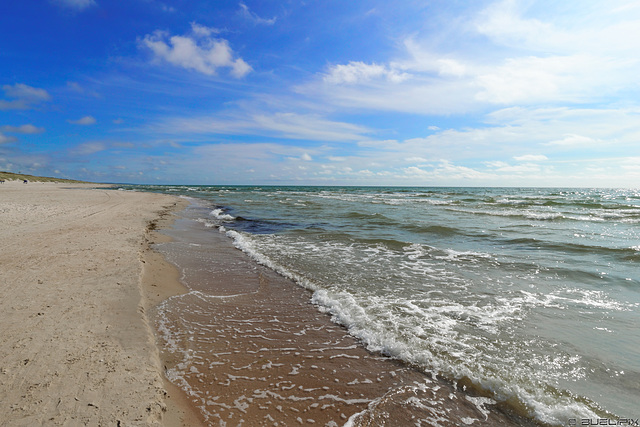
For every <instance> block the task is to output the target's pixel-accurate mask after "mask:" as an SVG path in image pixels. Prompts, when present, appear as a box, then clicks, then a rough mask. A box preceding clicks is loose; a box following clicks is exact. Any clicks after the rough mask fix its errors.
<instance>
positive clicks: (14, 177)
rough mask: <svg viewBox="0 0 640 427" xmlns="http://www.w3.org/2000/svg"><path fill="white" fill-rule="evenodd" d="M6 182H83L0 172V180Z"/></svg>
mask: <svg viewBox="0 0 640 427" xmlns="http://www.w3.org/2000/svg"><path fill="white" fill-rule="evenodd" d="M3 179H4V180H6V181H16V180H18V181H24V180H25V179H26V180H27V181H29V182H75V183H81V182H85V181H76V180H74V179H62V178H51V177H47V176H34V175H24V174H20V173H13V172H2V171H0V180H3Z"/></svg>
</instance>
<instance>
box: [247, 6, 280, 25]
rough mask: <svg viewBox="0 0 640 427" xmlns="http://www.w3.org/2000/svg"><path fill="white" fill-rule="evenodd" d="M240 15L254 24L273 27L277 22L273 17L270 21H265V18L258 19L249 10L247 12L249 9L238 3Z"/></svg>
mask: <svg viewBox="0 0 640 427" xmlns="http://www.w3.org/2000/svg"><path fill="white" fill-rule="evenodd" d="M240 13H241V14H242V16H244V17H245V18H247V19H249V20H250V21H252V22H254V23H256V24H264V25H273V24H275V23H276V20H277V18H276V17H275V16H274V17H273V18H271V19H265V18H261V17H259V16H258V15H256V14H255V13H253V12H252V11H251V10H249V7H248V6H247V5H246V4H244V3H242V2H240Z"/></svg>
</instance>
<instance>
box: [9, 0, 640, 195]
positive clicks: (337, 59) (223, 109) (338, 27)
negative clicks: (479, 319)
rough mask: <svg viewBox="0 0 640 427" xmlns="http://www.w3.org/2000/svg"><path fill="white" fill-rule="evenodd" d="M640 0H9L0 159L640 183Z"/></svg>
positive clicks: (253, 172) (153, 169) (363, 176)
mask: <svg viewBox="0 0 640 427" xmlns="http://www.w3.org/2000/svg"><path fill="white" fill-rule="evenodd" d="M638 76H640V2H639V1H625V0H609V1H607V2H603V1H589V0H580V1H571V0H566V1H562V2H558V1H532V0H497V1H483V0H478V1H473V2H471V1H457V0H435V1H413V0H406V1H402V2H388V1H376V0H370V1H343V0H323V1H320V0H305V1H297V0H289V1H286V0H285V1H260V2H258V1H253V0H244V1H226V0H217V1H198V0H166V1H157V0H128V1H126V2H123V1H115V0H44V1H43V0H38V1H36V0H22V1H19V2H14V1H12V2H3V4H2V5H1V6H0V170H7V171H13V172H22V173H31V174H39V175H48V176H52V175H53V176H59V177H69V178H76V179H84V180H90V181H101V182H131V183H152V184H153V183H158V184H160V183H185V184H318V185H423V186H432V185H434V186H435V185H446V186H478V185H481V186H605V187H640V90H639V89H640V87H639V86H640V78H639V77H638Z"/></svg>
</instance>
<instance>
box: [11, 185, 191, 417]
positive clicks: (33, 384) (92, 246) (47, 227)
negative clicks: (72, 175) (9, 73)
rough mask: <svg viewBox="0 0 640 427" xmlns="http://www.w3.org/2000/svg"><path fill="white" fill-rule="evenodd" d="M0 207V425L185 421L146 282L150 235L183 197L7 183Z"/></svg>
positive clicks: (109, 188)
mask: <svg viewBox="0 0 640 427" xmlns="http://www.w3.org/2000/svg"><path fill="white" fill-rule="evenodd" d="M0 200H1V202H0V242H1V243H0V264H1V265H2V269H1V270H0V283H1V284H2V292H3V298H2V299H0V330H2V331H3V333H2V334H1V335H0V413H1V414H2V418H3V423H6V424H7V425H12V426H31V425H36V424H37V425H45V424H46V425H69V424H72V425H76V424H77V425H80V424H83V425H179V424H178V423H177V422H176V421H171V420H172V418H171V417H173V416H174V415H176V414H177V415H176V416H177V418H175V419H187V418H186V415H185V414H186V412H188V411H186V412H185V411H183V412H180V407H179V405H178V406H176V405H174V403H173V402H174V400H172V399H169V398H170V397H172V395H171V393H172V392H171V390H169V392H167V391H166V390H167V388H166V387H165V386H166V384H165V383H164V381H165V380H164V375H163V372H162V365H161V362H160V359H159V356H158V354H159V351H158V348H157V346H156V340H155V335H154V333H153V330H152V327H151V324H150V323H149V320H148V316H147V314H146V312H147V311H148V309H147V307H148V306H149V302H150V301H152V299H151V298H150V296H149V293H148V292H146V291H144V290H143V283H142V281H143V280H142V279H143V266H144V265H146V264H147V259H148V258H146V255H145V254H144V253H143V252H144V245H145V235H146V234H148V233H147V232H146V231H145V230H146V229H147V228H149V226H150V224H154V223H155V221H157V220H158V216H160V217H162V216H165V217H166V216H167V213H168V212H170V211H171V210H172V209H176V208H177V207H178V206H179V202H180V199H178V198H176V197H175V196H170V195H164V194H154V193H142V192H125V191H117V190H115V189H114V187H113V186H111V185H101V184H70V183H30V184H29V185H24V184H23V183H21V182H10V181H8V182H5V183H4V184H3V185H2V186H1V187H0ZM149 263H150V264H149V265H154V270H155V266H156V265H157V263H156V262H155V261H153V260H150V261H149ZM157 294H159V292H156V297H158V296H162V294H161V293H160V295H157ZM174 394H175V392H174ZM175 401H178V403H179V399H175ZM181 414H182V415H181ZM185 425H186V424H185Z"/></svg>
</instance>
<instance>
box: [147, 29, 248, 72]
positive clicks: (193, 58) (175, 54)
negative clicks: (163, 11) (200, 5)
mask: <svg viewBox="0 0 640 427" xmlns="http://www.w3.org/2000/svg"><path fill="white" fill-rule="evenodd" d="M191 28H192V34H191V35H184V36H171V35H170V34H169V33H167V32H164V31H156V32H154V33H153V34H147V35H146V36H145V37H144V38H143V39H142V40H141V41H140V44H141V45H142V46H144V47H146V48H148V49H149V50H151V52H153V54H154V56H155V58H156V59H157V60H164V61H166V62H168V63H170V64H173V65H176V66H179V67H182V68H185V69H188V70H193V71H197V72H200V73H203V74H206V75H209V76H211V75H215V74H216V73H217V70H218V68H229V69H231V74H232V75H233V76H234V77H236V78H241V77H244V76H245V75H247V74H248V73H249V72H250V71H251V70H252V68H251V66H249V64H247V63H246V62H245V61H244V60H243V59H242V58H235V59H234V53H233V51H232V49H231V47H230V46H229V42H228V41H227V40H224V39H216V38H213V37H212V35H213V34H214V33H216V32H217V30H215V29H213V28H209V27H205V26H202V25H198V24H196V23H192V24H191Z"/></svg>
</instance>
